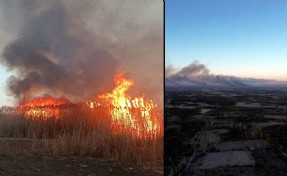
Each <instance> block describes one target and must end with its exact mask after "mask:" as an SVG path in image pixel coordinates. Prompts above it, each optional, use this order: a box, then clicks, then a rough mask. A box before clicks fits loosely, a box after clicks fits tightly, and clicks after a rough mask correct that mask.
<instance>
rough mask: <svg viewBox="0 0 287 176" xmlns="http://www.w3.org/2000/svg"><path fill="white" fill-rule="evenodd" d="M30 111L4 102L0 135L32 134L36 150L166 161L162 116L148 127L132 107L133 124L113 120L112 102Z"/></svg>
mask: <svg viewBox="0 0 287 176" xmlns="http://www.w3.org/2000/svg"><path fill="white" fill-rule="evenodd" d="M47 109H48V110H49V111H50V113H49V115H50V116H47ZM28 111H31V109H29V110H27V109H26V110H23V109H19V108H11V107H2V108H1V109H0V136H1V137H2V138H27V139H31V140H32V141H33V142H32V144H31V149H32V151H33V153H34V154H43V155H44V154H51V155H54V156H74V155H77V156H92V157H101V158H105V159H109V160H113V161H117V162H122V163H136V164H137V165H146V164H151V165H160V164H162V158H163V131H162V124H161V123H162V121H163V120H161V121H157V122H156V123H158V124H157V125H155V126H152V127H148V126H149V124H147V123H146V120H145V119H144V118H146V117H143V116H140V112H137V111H138V110H136V109H135V110H131V111H132V112H131V113H132V114H133V118H134V119H136V120H135V121H134V124H133V125H130V126H124V124H120V123H119V124H114V122H113V120H112V118H111V112H112V108H111V107H101V108H89V107H88V106H86V105H65V106H54V107H38V109H37V118H36V117H35V116H33V113H34V114H35V112H33V113H32V114H31V113H29V114H28V115H27V112H28ZM33 111H35V109H33ZM39 112H40V114H39ZM150 117H158V118H159V119H162V117H163V116H162V111H161V110H158V109H153V110H152V111H151V112H150ZM152 120H153V119H151V121H152Z"/></svg>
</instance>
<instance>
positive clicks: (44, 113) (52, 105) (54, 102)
mask: <svg viewBox="0 0 287 176" xmlns="http://www.w3.org/2000/svg"><path fill="white" fill-rule="evenodd" d="M68 103H69V101H68V100H67V99H65V98H58V99H56V98H52V97H48V98H35V99H33V100H30V101H28V102H25V103H23V104H22V105H20V108H22V110H23V111H24V116H25V117H27V118H50V117H54V118H59V115H60V107H59V106H61V105H66V104H68Z"/></svg>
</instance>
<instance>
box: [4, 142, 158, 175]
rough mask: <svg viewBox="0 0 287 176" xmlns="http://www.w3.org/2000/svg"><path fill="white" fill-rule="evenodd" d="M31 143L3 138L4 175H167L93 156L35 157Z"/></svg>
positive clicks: (151, 169) (153, 168)
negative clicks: (30, 146)
mask: <svg viewBox="0 0 287 176" xmlns="http://www.w3.org/2000/svg"><path fill="white" fill-rule="evenodd" d="M29 144H31V141H29V140H25V139H11V138H9V139H3V138H1V139H0V175H1V176H40V175H41V176H54V175H57V176H74V175H75V176H78V175H80V176H82V175H83V176H105V175H115V176H116V175H121V176H130V175H138V176H153V175H154V176H160V175H163V168H162V167H155V166H152V167H143V166H141V167H139V166H134V165H132V164H119V163H116V162H111V161H108V160H104V159H101V158H93V157H77V156H72V157H64V156H51V155H48V154H47V155H37V154H31V151H29V150H30V148H29V147H28V146H29ZM35 147H38V146H35ZM35 151H36V150H35Z"/></svg>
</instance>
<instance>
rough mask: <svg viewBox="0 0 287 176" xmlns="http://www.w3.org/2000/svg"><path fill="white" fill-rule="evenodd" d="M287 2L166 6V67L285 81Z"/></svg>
mask: <svg viewBox="0 0 287 176" xmlns="http://www.w3.org/2000/svg"><path fill="white" fill-rule="evenodd" d="M286 9H287V1H283V0H281V1H279V0H166V11H165V12H166V16H165V19H166V21H165V31H166V33H165V36H166V40H165V42H166V49H165V51H166V65H169V64H171V65H173V66H175V67H177V68H181V67H184V66H187V65H188V64H190V63H192V62H193V61H194V60H197V61H199V62H200V63H202V64H205V65H206V66H207V67H208V68H209V69H210V72H211V73H213V74H222V75H234V76H241V77H253V78H266V79H276V80H284V81H287V23H286V20H287V10H286Z"/></svg>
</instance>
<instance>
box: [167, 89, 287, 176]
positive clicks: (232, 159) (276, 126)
mask: <svg viewBox="0 0 287 176" xmlns="http://www.w3.org/2000/svg"><path fill="white" fill-rule="evenodd" d="M286 93H287V87H285V88H262V87H260V88H226V87H225V88H216V87H215V88H214V87H213V88H212V87H211V88H186V87H172V88H167V90H166V95H165V96H166V97H165V98H166V104H165V135H166V140H165V152H166V153H165V162H166V163H165V164H166V172H172V173H173V174H175V175H177V174H179V173H181V174H183V175H286V173H287V170H286V168H287V167H286V166H287V162H286V161H287V155H286V153H287V145H286V135H285V134H286V130H287V101H286V100H287V96H286ZM175 144H176V145H175ZM172 173H170V175H173V174H172Z"/></svg>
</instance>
